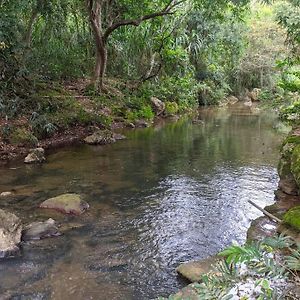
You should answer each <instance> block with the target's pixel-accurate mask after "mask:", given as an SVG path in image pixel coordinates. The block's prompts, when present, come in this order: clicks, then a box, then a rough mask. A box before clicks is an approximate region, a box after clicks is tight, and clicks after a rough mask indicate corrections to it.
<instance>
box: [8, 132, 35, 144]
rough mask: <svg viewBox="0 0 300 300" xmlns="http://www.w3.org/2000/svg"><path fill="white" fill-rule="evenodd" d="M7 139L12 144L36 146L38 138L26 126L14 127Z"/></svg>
mask: <svg viewBox="0 0 300 300" xmlns="http://www.w3.org/2000/svg"><path fill="white" fill-rule="evenodd" d="M9 141H10V143H11V144H13V145H28V146H36V145H37V144H38V139H37V138H36V137H35V136H34V135H33V134H32V133H31V132H30V131H29V130H27V129H26V128H17V129H15V130H14V131H13V132H12V133H11V135H10V137H9Z"/></svg>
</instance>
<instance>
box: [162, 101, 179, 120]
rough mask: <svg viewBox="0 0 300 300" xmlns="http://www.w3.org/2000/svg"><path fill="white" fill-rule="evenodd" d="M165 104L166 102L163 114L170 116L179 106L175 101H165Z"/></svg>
mask: <svg viewBox="0 0 300 300" xmlns="http://www.w3.org/2000/svg"><path fill="white" fill-rule="evenodd" d="M165 104H166V108H165V115H167V116H171V115H175V114H176V113H177V112H178V109H179V108H178V104H177V103H176V102H170V101H167V102H166V103H165Z"/></svg>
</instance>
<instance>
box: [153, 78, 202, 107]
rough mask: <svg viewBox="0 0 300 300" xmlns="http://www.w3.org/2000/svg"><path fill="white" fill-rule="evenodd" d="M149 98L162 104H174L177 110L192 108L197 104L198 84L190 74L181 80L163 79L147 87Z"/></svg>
mask: <svg viewBox="0 0 300 300" xmlns="http://www.w3.org/2000/svg"><path fill="white" fill-rule="evenodd" d="M147 88H149V90H150V91H151V96H155V97H157V98H159V99H160V100H162V101H164V102H176V103H177V104H178V106H179V110H182V111H184V110H186V109H187V108H190V107H194V106H195V105H196V103H197V96H198V84H197V82H196V80H195V79H193V77H192V75H191V74H187V75H186V76H183V77H181V78H176V77H163V78H161V80H160V82H159V83H156V82H155V83H153V84H151V85H148V86H147Z"/></svg>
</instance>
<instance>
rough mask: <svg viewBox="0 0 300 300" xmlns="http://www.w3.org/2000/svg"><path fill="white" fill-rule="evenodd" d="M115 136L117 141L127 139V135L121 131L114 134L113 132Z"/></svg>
mask: <svg viewBox="0 0 300 300" xmlns="http://www.w3.org/2000/svg"><path fill="white" fill-rule="evenodd" d="M113 138H114V139H115V140H116V141H121V140H126V136H125V135H123V134H120V133H114V134H113Z"/></svg>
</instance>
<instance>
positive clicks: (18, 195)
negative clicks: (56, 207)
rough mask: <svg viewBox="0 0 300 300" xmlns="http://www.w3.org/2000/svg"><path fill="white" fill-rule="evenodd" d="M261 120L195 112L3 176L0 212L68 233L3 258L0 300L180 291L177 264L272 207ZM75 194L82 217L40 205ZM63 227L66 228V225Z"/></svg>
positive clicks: (210, 249)
mask: <svg viewBox="0 0 300 300" xmlns="http://www.w3.org/2000/svg"><path fill="white" fill-rule="evenodd" d="M274 120H275V117H274V116H272V114H270V113H266V114H259V115H255V114H250V113H246V114H245V113H242V116H241V112H240V111H239V110H237V109H235V110H228V109H225V108H223V109H203V110H201V111H200V112H199V115H198V122H195V123H192V122H191V120H187V119H182V120H180V121H178V122H176V123H171V124H164V125H158V126H156V127H154V128H148V129H143V130H135V131H130V132H127V133H126V134H127V136H128V140H126V141H121V142H119V143H116V144H114V145H107V146H105V147H90V146H80V147H76V148H65V149H62V150H60V151H59V152H57V153H54V154H51V155H50V156H49V157H48V161H47V163H46V164H44V165H41V166H23V165H17V166H14V165H11V166H10V167H12V168H6V169H0V191H7V190H10V189H13V190H14V191H15V195H14V197H12V198H10V199H8V200H1V202H0V207H1V208H4V209H7V210H10V211H13V212H15V213H17V214H18V215H19V216H20V217H21V218H22V219H23V221H24V223H28V222H31V221H33V220H44V219H46V218H49V217H52V218H54V219H56V220H57V221H58V222H60V223H61V224H62V226H68V224H69V226H70V227H72V226H73V227H74V228H75V229H72V230H69V231H67V232H66V234H65V235H64V236H61V237H58V238H53V239H46V240H42V241H38V242H31V243H27V244H24V245H23V249H22V256H21V257H18V258H15V259H10V260H6V261H1V263H0V278H1V280H0V294H2V295H4V296H5V297H8V298H9V297H10V298H11V299H50V298H51V299H152V298H155V297H157V296H159V295H167V294H169V293H171V292H174V291H176V290H177V289H178V288H180V287H182V286H183V285H184V284H185V282H184V281H183V280H182V279H180V278H178V277H177V275H176V272H175V267H176V266H177V265H178V264H179V263H180V262H183V261H187V260H190V259H200V258H205V257H207V256H209V255H211V254H214V253H216V252H218V251H219V250H221V249H222V248H223V247H224V246H226V245H228V244H230V243H231V242H232V241H233V240H235V241H238V242H243V241H244V239H245V234H246V230H247V226H248V225H249V223H250V221H251V219H253V218H256V217H257V216H258V215H259V212H258V211H256V210H255V209H254V208H252V207H251V206H250V205H249V204H248V203H247V200H248V199H252V200H253V201H255V202H257V203H258V204H259V205H261V206H264V205H266V204H267V203H270V202H272V200H273V190H274V189H275V187H276V185H277V180H278V178H277V173H276V163H277V160H278V146H279V144H280V140H281V136H280V135H278V134H277V133H276V132H275V131H274V130H273V129H272V126H273V123H274ZM65 192H73V193H79V194H82V195H83V196H84V197H85V199H86V200H87V201H88V202H89V203H90V206H91V208H90V210H89V211H88V212H87V213H86V214H84V215H82V216H80V217H72V216H63V215H61V214H60V213H56V212H51V211H49V210H41V209H38V208H37V206H38V204H39V203H40V202H41V201H43V200H45V199H46V198H47V197H51V196H56V195H58V194H61V193H65ZM70 224H71V225H70Z"/></svg>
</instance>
